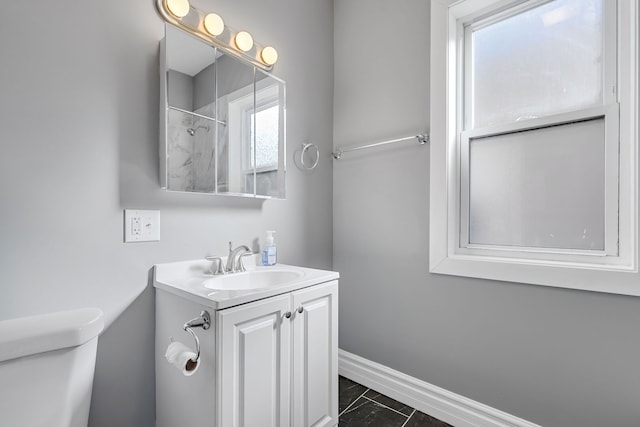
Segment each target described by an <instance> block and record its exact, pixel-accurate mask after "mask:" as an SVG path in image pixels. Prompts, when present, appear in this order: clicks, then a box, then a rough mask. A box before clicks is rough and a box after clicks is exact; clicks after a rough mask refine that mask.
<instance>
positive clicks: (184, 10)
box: [164, 0, 190, 18]
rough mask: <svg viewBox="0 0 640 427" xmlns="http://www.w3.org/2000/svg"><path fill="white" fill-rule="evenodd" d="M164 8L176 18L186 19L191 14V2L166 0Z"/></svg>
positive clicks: (186, 0) (187, 0)
mask: <svg viewBox="0 0 640 427" xmlns="http://www.w3.org/2000/svg"><path fill="white" fill-rule="evenodd" d="M164 6H165V7H166V8H167V10H168V11H169V13H171V14H172V15H173V16H175V17H176V18H184V17H185V16H187V15H188V14H189V8H190V6H189V0H164Z"/></svg>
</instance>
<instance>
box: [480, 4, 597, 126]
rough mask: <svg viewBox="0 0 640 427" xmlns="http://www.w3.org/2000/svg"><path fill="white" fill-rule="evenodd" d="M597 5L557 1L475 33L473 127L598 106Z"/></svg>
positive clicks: (482, 28)
mask: <svg viewBox="0 0 640 427" xmlns="http://www.w3.org/2000/svg"><path fill="white" fill-rule="evenodd" d="M602 15H603V14H602V0H556V1H551V2H549V3H545V4H544V5H542V6H539V7H536V8H533V9H529V10H527V11H525V12H522V13H520V14H517V15H514V16H511V17H508V18H506V19H504V20H501V21H499V22H496V23H493V24H490V25H488V26H485V27H481V28H478V29H472V31H473V32H472V41H471V44H472V54H471V62H472V64H471V65H472V67H471V68H467V70H468V71H470V72H472V73H473V75H472V77H471V81H472V83H471V84H472V96H471V99H470V102H471V110H472V111H471V114H472V118H473V120H472V122H473V123H469V124H470V125H471V126H472V127H473V128H479V127H483V126H487V125H493V124H503V123H512V122H514V121H519V120H524V119H528V118H534V117H542V116H546V115H549V114H555V113H561V112H566V111H570V110H575V109H580V108H584V107H587V106H592V105H596V104H598V103H600V102H601V99H602V54H603V50H602V44H603V41H602V40H603V36H602V31H603V25H602Z"/></svg>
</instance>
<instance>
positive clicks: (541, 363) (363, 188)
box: [333, 0, 640, 427]
mask: <svg viewBox="0 0 640 427" xmlns="http://www.w3.org/2000/svg"><path fill="white" fill-rule="evenodd" d="M334 26H335V30H334V40H335V45H334V58H335V60H334V61H335V62H334V70H335V74H334V80H335V89H334V143H335V145H336V146H342V145H348V144H356V143H367V142H373V141H377V140H383V139H385V138H395V137H399V136H404V135H411V134H412V133H414V132H419V131H421V130H424V129H425V128H428V117H429V111H428V97H429V87H428V81H429V69H428V67H429V48H428V46H429V2H428V1H425V0H398V1H394V2H388V1H383V0H336V1H334ZM333 185H334V268H335V269H336V270H338V271H340V274H341V281H340V347H341V348H343V349H344V350H346V351H349V352H352V353H355V354H357V355H360V356H362V357H365V358H367V359H370V360H373V361H375V362H379V363H381V364H383V365H386V366H389V367H391V368H394V369H396V370H399V371H401V372H404V373H406V374H409V375H412V376H414V377H416V378H419V379H422V380H424V381H427V382H429V383H432V384H435V385H437V386H440V387H443V388H445V389H447V390H451V391H453V392H455V393H458V394H460V395H463V396H467V397H469V398H471V399H474V400H476V401H479V402H482V403H485V404H487V405H489V406H492V407H494V408H497V409H500V410H503V411H505V412H508V413H511V414H513V415H516V416H518V417H521V418H524V419H527V420H530V421H532V422H535V423H538V424H540V425H543V426H547V427H589V426H591V427H601V426H616V427H622V426H625V427H626V426H628V427H631V426H638V423H639V422H640V405H639V402H640V369H638V360H640V339H638V325H640V299H639V298H634V297H624V296H615V295H608V294H601V293H592V292H582V291H571V290H565V289H557V288H547V287H540V286H533V285H524V284H514V283H501V282H495V281H488V280H473V279H464V278H459V277H450V276H438V275H432V274H429V273H428V263H427V260H428V247H429V244H428V241H429V234H428V217H429V205H428V203H429V147H428V146H425V147H420V146H416V145H414V144H413V143H407V144H405V145H396V146H394V147H393V148H381V149H371V150H368V151H361V152H358V153H352V154H349V155H345V157H344V158H343V160H340V161H336V162H334V181H333ZM638 280H639V281H640V277H638Z"/></svg>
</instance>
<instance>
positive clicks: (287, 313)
mask: <svg viewBox="0 0 640 427" xmlns="http://www.w3.org/2000/svg"><path fill="white" fill-rule="evenodd" d="M284 317H286V318H287V319H290V318H291V312H290V311H287V312H286V313H285V314H284Z"/></svg>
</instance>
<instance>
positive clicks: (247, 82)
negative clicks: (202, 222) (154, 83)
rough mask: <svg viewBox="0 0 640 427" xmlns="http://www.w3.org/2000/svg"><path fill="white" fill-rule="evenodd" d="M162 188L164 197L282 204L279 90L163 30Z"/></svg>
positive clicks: (263, 75)
mask: <svg viewBox="0 0 640 427" xmlns="http://www.w3.org/2000/svg"><path fill="white" fill-rule="evenodd" d="M160 91H161V93H160V184H161V186H162V188H165V189H167V190H170V191H183V192H193V193H207V194H220V195H233V196H245V197H259V198H284V197H285V83H284V82H283V81H282V80H280V79H279V78H277V77H275V76H273V75H271V74H270V73H267V72H264V71H262V70H260V69H258V68H256V67H254V66H253V65H251V64H249V63H247V62H244V61H242V60H241V59H239V58H236V57H234V56H232V55H230V54H228V53H224V52H223V51H222V50H221V49H217V48H216V47H214V46H211V45H209V44H207V43H205V42H204V41H201V40H199V39H197V38H195V37H193V36H191V35H190V34H187V33H186V32H184V31H182V30H180V29H178V28H174V27H173V26H171V25H169V24H166V25H165V37H164V39H163V40H162V41H161V43H160Z"/></svg>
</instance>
